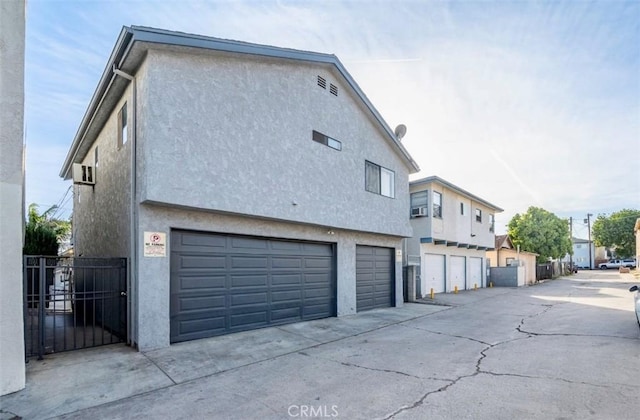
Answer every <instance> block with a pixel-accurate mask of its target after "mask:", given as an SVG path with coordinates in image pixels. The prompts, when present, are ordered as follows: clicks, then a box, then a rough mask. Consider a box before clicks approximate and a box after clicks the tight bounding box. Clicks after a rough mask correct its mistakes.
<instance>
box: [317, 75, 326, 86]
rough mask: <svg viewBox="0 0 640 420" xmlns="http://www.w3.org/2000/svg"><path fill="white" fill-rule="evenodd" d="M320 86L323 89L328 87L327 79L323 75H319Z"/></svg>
mask: <svg viewBox="0 0 640 420" xmlns="http://www.w3.org/2000/svg"><path fill="white" fill-rule="evenodd" d="M318 86H320V87H321V88H322V89H326V88H327V80H326V79H325V78H324V77H322V76H318Z"/></svg>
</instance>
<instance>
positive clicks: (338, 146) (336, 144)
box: [311, 130, 342, 150]
mask: <svg viewBox="0 0 640 420" xmlns="http://www.w3.org/2000/svg"><path fill="white" fill-rule="evenodd" d="M311 138H312V139H313V141H316V142H318V143H321V144H324V145H325V146H329V147H330V148H332V149H335V150H342V143H341V142H340V141H338V140H336V139H332V138H331V137H329V136H325V135H324V134H322V133H319V132H317V131H315V130H313V131H312V135H311Z"/></svg>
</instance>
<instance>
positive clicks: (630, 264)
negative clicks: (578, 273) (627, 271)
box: [598, 258, 636, 270]
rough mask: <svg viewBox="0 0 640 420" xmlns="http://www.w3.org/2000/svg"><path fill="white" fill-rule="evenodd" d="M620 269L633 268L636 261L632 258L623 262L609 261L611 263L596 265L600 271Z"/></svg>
mask: <svg viewBox="0 0 640 420" xmlns="http://www.w3.org/2000/svg"><path fill="white" fill-rule="evenodd" d="M620 267H627V268H635V267H636V260H635V259H633V258H627V259H624V260H611V261H607V262H606V263H601V264H599V265H598V268H599V269H600V270H606V269H607V268H620Z"/></svg>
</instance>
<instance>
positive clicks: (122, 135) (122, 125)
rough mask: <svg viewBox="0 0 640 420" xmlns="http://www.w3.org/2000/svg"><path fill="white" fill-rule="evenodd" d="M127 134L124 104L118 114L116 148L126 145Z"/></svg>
mask: <svg viewBox="0 0 640 420" xmlns="http://www.w3.org/2000/svg"><path fill="white" fill-rule="evenodd" d="M128 137H129V132H128V130H127V103H126V102H125V103H124V105H122V108H120V112H118V148H120V147H122V146H124V145H125V144H126V143H127V140H128Z"/></svg>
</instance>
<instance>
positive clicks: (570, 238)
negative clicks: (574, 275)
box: [569, 217, 573, 271]
mask: <svg viewBox="0 0 640 420" xmlns="http://www.w3.org/2000/svg"><path fill="white" fill-rule="evenodd" d="M569 240H570V241H571V251H570V252H569V269H570V270H571V271H573V217H569Z"/></svg>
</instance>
